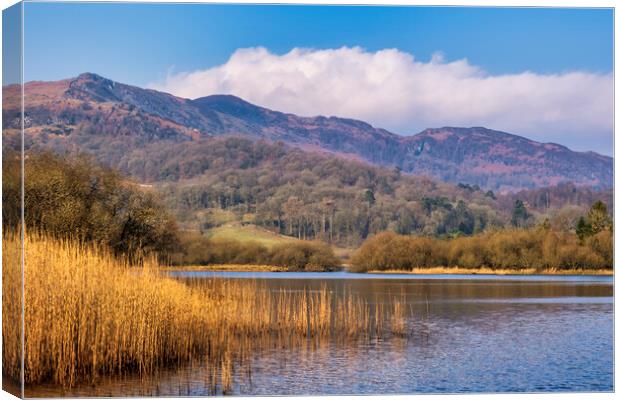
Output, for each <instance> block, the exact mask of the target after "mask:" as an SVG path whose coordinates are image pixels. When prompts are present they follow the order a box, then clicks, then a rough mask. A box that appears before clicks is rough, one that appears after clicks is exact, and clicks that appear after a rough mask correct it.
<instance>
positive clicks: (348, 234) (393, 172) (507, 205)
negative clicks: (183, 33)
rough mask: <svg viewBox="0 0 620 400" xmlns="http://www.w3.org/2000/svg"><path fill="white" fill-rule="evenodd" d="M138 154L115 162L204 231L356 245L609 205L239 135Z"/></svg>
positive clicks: (557, 191) (574, 216) (573, 217)
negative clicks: (389, 234)
mask: <svg viewBox="0 0 620 400" xmlns="http://www.w3.org/2000/svg"><path fill="white" fill-rule="evenodd" d="M143 156H144V157H145V158H144V159H143V158H139V159H137V158H135V159H132V160H131V161H126V162H122V163H121V164H119V166H120V168H121V169H122V170H124V171H127V172H128V173H129V174H130V175H131V176H132V177H135V178H136V179H142V180H145V181H150V182H151V183H152V185H153V188H154V189H156V190H158V191H159V193H160V194H161V195H162V199H163V201H164V202H165V203H166V204H167V205H168V207H169V208H170V209H171V210H174V212H175V213H176V216H177V218H178V220H179V222H180V224H181V225H182V226H184V227H186V228H188V229H193V230H197V231H202V232H204V231H208V230H209V229H211V228H213V227H216V226H218V225H220V224H222V223H224V222H230V221H241V222H243V223H248V224H255V225H258V226H261V227H264V228H267V229H270V230H273V231H274V232H276V233H278V234H283V235H288V236H293V237H296V238H299V239H310V240H321V241H325V242H328V243H331V244H336V245H339V246H344V247H357V246H359V245H360V244H361V243H362V242H363V241H364V240H365V239H366V238H368V237H370V236H372V235H374V234H377V233H380V232H383V231H386V230H388V231H394V232H396V233H399V234H403V235H410V234H411V235H420V236H432V237H440V238H449V237H457V236H461V235H472V234H477V233H481V232H484V231H487V230H492V229H501V228H513V227H520V228H526V227H530V226H535V225H537V224H539V223H542V222H543V221H544V220H545V219H548V220H549V223H550V224H551V225H552V226H553V227H554V229H573V228H574V227H575V225H576V223H577V220H578V218H579V217H580V216H581V215H583V214H584V213H585V212H586V211H587V208H588V207H590V205H591V204H593V203H594V202H595V201H597V200H601V201H603V202H605V203H606V204H608V205H609V207H610V209H611V207H612V206H613V204H612V191H611V190H605V191H595V190H592V189H590V188H585V187H576V186H575V185H573V184H571V183H562V184H559V185H557V186H554V187H550V188H542V189H531V190H524V191H521V192H518V193H505V194H500V193H494V192H493V191H488V190H484V189H481V188H479V187H478V186H470V185H467V184H458V185H450V184H446V183H441V182H436V181H433V180H430V179H428V178H425V177H420V176H414V175H410V174H405V173H403V172H402V171H400V170H399V169H387V168H379V167H375V166H370V165H368V164H366V163H362V162H358V161H355V160H347V159H342V158H338V157H335V156H330V155H328V154H324V153H314V152H305V151H302V150H299V149H291V148H288V147H286V146H285V145H283V144H281V143H275V144H271V143H267V142H261V141H258V142H256V141H250V140H248V139H244V138H229V137H228V138H214V139H212V140H209V141H205V142H198V143H192V145H191V146H189V145H186V144H182V145H179V146H178V147H173V146H168V147H166V148H163V147H162V148H161V149H159V151H158V152H150V154H148V155H147V154H143ZM154 171H157V172H158V173H159V175H155V174H154V173H153V172H154Z"/></svg>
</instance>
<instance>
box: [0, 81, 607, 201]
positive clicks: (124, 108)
mask: <svg viewBox="0 0 620 400" xmlns="http://www.w3.org/2000/svg"><path fill="white" fill-rule="evenodd" d="M18 90H19V87H17V86H8V87H5V88H4V90H3V92H4V94H3V97H4V103H3V110H2V112H3V121H4V122H3V124H4V126H3V128H4V138H5V140H6V141H7V143H9V144H10V143H11V142H15V141H16V140H17V134H18V129H19V127H20V118H19V102H18V101H17V100H18V97H19V95H18V93H19V92H18ZM25 105H26V110H25V114H26V118H25V121H24V123H25V127H26V146H27V147H30V146H35V147H51V148H53V149H55V150H56V151H61V152H63V151H71V152H80V151H85V152H90V153H93V154H96V156H97V158H98V159H99V160H100V161H102V162H104V163H106V164H108V165H116V164H117V163H119V162H121V160H122V159H123V158H127V157H128V156H129V154H130V153H134V154H138V153H141V152H151V151H152V148H151V146H152V145H156V146H159V145H162V144H164V145H167V144H170V143H179V142H200V141H201V140H204V139H206V138H209V137H213V136H222V135H228V136H229V135H243V136H247V137H249V138H251V139H253V140H257V139H264V140H268V141H271V142H277V141H281V142H283V143H285V144H287V145H289V146H293V147H298V148H301V149H303V150H312V151H321V152H329V153H333V154H336V155H338V156H342V157H345V158H349V159H358V160H363V161H366V162H370V163H373V164H376V165H381V166H389V167H398V168H400V169H402V171H404V172H410V173H413V174H416V175H426V176H429V177H431V178H434V179H439V180H442V181H446V182H452V183H459V182H463V183H467V184H470V185H478V186H481V187H484V188H486V189H492V190H495V191H516V190H519V189H525V188H535V187H544V186H552V185H557V184H559V183H562V182H573V183H575V184H576V185H579V186H593V187H597V188H608V187H611V186H612V185H613V162H612V159H611V158H610V157H606V156H602V155H599V154H596V153H592V152H574V151H571V150H569V149H568V148H566V147H564V146H561V145H558V144H551V143H538V142H535V141H532V140H529V139H526V138H523V137H519V136H516V135H511V134H508V133H504V132H498V131H494V130H490V129H486V128H451V127H445V128H439V129H427V130H425V131H423V132H421V133H419V134H417V135H414V136H407V137H405V136H399V135H396V134H393V133H390V132H388V131H386V130H383V129H378V128H375V127H372V126H371V125H369V124H367V123H365V122H362V121H356V120H350V119H344V118H337V117H323V116H318V117H299V116H296V115H292V114H285V113H281V112H278V111H273V110H269V109H266V108H262V107H259V106H256V105H253V104H250V103H248V102H246V101H244V100H242V99H239V98H237V97H234V96H228V95H215V96H208V97H203V98H198V99H195V100H190V99H182V98H178V97H175V96H172V95H170V94H166V93H161V92H157V91H154V90H148V89H141V88H138V87H134V86H130V85H124V84H121V83H117V82H114V81H111V80H108V79H105V78H103V77H101V76H98V75H95V74H90V73H86V74H82V75H80V76H78V77H77V78H74V79H67V80H62V81H57V82H30V83H27V84H26V85H25ZM130 158H134V157H130Z"/></svg>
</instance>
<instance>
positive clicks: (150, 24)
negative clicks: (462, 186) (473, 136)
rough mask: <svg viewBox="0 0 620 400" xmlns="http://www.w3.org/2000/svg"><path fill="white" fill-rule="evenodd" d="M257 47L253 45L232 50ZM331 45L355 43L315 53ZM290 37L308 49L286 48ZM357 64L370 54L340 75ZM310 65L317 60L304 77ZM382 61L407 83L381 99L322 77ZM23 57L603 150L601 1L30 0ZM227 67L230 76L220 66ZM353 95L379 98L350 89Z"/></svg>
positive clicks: (53, 69) (52, 72) (382, 120)
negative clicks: (338, 88)
mask: <svg viewBox="0 0 620 400" xmlns="http://www.w3.org/2000/svg"><path fill="white" fill-rule="evenodd" d="M257 47H261V48H264V51H262V52H258V51H255V52H253V53H251V54H246V53H243V52H241V53H235V52H236V51H238V50H239V49H248V48H257ZM343 47H345V48H348V49H350V48H356V47H359V49H358V50H356V51H353V52H349V51H341V52H336V53H324V52H321V51H322V50H330V49H331V50H335V49H340V48H343ZM294 49H311V50H305V51H308V53H303V54H301V55H299V54H298V53H295V52H294V51H293V52H291V51H292V50H294ZM384 49H395V51H396V53H389V54H385V52H381V50H384ZM235 54H237V56H235V57H233V55H235ZM434 54H442V58H436V59H437V60H439V65H435V64H436V63H435V62H434V61H431V59H432V57H433V55H434ZM231 57H232V58H231ZM257 57H258V58H257ZM347 57H350V58H351V60H352V61H350V62H349V60H347V59H346V58H347ZM408 57H412V58H411V59H408ZM257 59H260V65H261V66H262V68H263V70H259V72H261V73H262V74H263V75H260V77H259V78H256V77H255V78H253V80H252V81H250V80H249V79H250V78H244V77H243V76H246V75H247V76H251V75H252V72H253V71H254V67H255V66H256V65H257V61H256V60H257ZM317 60H323V61H317ZM325 60H327V61H325ZM343 60H344V61H343ZM317 62H319V64H320V63H322V62H324V65H323V64H321V65H318V66H317V65H316V63H317ZM360 63H362V64H364V63H368V64H373V65H374V67H372V66H368V67H363V68H362V69H361V70H360V71H358V72H359V74H360V75H355V74H352V73H351V74H349V72H350V69H351V68H357V66H358V65H359V64H360ZM309 64H312V65H313V67H312V68H313V70H314V69H318V70H319V71H320V72H321V71H322V73H317V74H316V76H315V77H314V78H313V77H310V76H307V73H308V70H307V66H308V65H309ZM383 65H389V66H390V68H393V69H394V71H399V73H400V74H401V75H398V73H396V72H395V74H394V76H393V77H392V79H391V80H392V81H395V80H402V81H403V82H405V83H404V85H403V87H404V88H405V89H404V90H408V91H409V92H408V93H409V94H406V93H405V94H401V95H400V96H394V97H393V99H392V98H391V97H390V94H391V93H390V92H387V91H388V90H390V89H388V88H389V87H390V86H389V85H387V84H386V85H384V86H382V87H381V88H379V89H377V88H373V87H372V85H370V83H368V82H367V83H368V84H367V85H365V84H363V83H362V84H359V85H358V84H356V82H353V83H352V84H351V85H350V86H349V88H350V89H347V87H344V88H343V90H342V92H343V93H344V94H340V97H338V96H337V93H336V92H335V91H332V90H331V88H332V87H333V86H334V83H333V82H332V83H331V86H328V87H323V86H321V85H322V81H325V79H324V77H325V76H331V75H328V74H330V73H332V72H331V71H345V72H344V75H343V76H342V78H340V77H339V75H338V74H337V73H336V74H335V75H334V76H333V79H335V82H336V84H339V83H340V82H345V81H346V80H347V79H349V80H353V79H366V78H367V77H368V76H376V75H377V74H379V75H381V73H382V72H383V71H382V70H381V68H382V67H381V66H383ZM274 68H275V69H274ZM24 70H25V80H26V81H30V80H57V79H63V78H68V77H73V76H76V75H78V74H80V73H82V72H86V71H88V72H96V73H98V74H100V75H103V76H105V77H108V78H111V79H114V80H116V81H120V82H123V83H129V84H134V85H138V86H149V87H154V88H157V89H160V90H165V91H168V92H171V93H174V94H176V95H180V96H184V97H199V96H202V95H208V94H213V93H214V92H225V93H231V94H236V95H239V96H241V97H244V98H246V99H247V100H250V101H252V102H255V103H258V104H261V105H264V106H267V107H270V108H275V109H279V110H282V111H287V112H295V113H297V114H301V115H316V114H325V113H330V112H332V113H333V114H337V115H340V116H343V117H351V118H358V119H363V120H366V121H368V122H370V123H372V124H374V125H377V126H381V127H384V128H387V129H389V130H392V131H394V132H396V133H401V134H412V133H416V132H419V131H420V130H422V129H424V128H426V127H432V126H444V125H459V126H478V125H481V126H489V127H492V128H496V129H500V130H507V131H511V132H514V133H517V134H522V135H524V136H528V137H531V138H533V139H535V140H541V141H553V142H559V143H561V144H566V145H568V146H569V147H572V148H575V149H578V150H596V151H599V152H601V153H605V154H611V152H612V129H613V113H612V112H611V108H612V104H613V88H612V87H611V82H613V77H612V72H613V71H612V70H613V11H612V10H611V9H566V8H554V9H549V8H474V7H471V8H463V7H460V8H457V7H376V6H358V7H355V6H269V5H262V6H261V5H245V6H240V5H204V4H144V3H142V4H119V3H99V4H94V3H82V4H75V3H74V4H71V3H36V2H32V3H26V5H25V68H24ZM276 70H277V71H279V72H278V73H275V72H273V73H272V71H276ZM239 71H241V72H240V73H241V74H242V75H243V76H236V77H233V75H234V72H239ZM291 71H293V72H295V73H297V74H299V73H302V75H303V78H304V79H306V80H302V81H303V82H304V85H300V84H299V82H297V79H289V80H287V79H285V75H286V74H289V75H291V74H290V72H291ZM429 71H431V72H429ZM427 73H430V75H429V76H430V77H429V79H430V80H429V82H430V83H429V84H425V82H426V81H424V80H423V79H422V78H419V79H418V80H413V81H411V82H410V79H409V77H410V75H412V74H413V75H416V76H419V77H421V76H427V75H426V74H427ZM575 73H579V74H582V75H579V76H576V75H575ZM188 74H193V75H191V76H189V77H188ZM278 74H280V75H278ZM304 74H305V75H304ZM266 75H269V77H268V78H269V79H265V80H266V82H265V83H264V84H263V82H261V81H262V80H263V77H265V78H267V76H266ZM349 75H351V76H349ZM319 76H321V77H322V78H320V79H321V81H319V80H318V79H319V78H318V77H319ZM443 76H446V79H443ZM222 77H227V79H228V78H230V79H228V80H227V81H226V82H224V80H223V78H222ZM557 77H559V79H555V78H557ZM487 78H490V79H487ZM218 79H219V80H220V81H218ZM433 79H434V80H433ZM444 82H450V85H451V86H450V85H448V86H446V87H443V86H445V85H443V84H444ZM472 82H473V83H472ZM493 82H496V83H497V84H496V85H495V86H494V84H493ZM6 83H7V82H5V84H6ZM345 83H346V82H345ZM345 83H343V85H345ZM345 86H346V85H345ZM358 86H359V87H361V88H367V92H364V91H363V90H362V89H360V90H358V89H357V87H358ZM398 86H399V85H398V84H396V85H392V87H394V88H396V89H398ZM434 86H437V87H438V88H440V89H439V90H437V91H435V90H434V89H433V87H434ZM500 86H501V87H500ZM607 86H609V87H607ZM308 88H312V89H308ZM478 88H480V89H478ZM505 88H509V89H505ZM525 88H532V90H531V93H530V91H528V90H527V89H525ZM309 90H312V91H314V92H321V96H318V95H317V96H314V97H313V96H312V95H313V93H310V92H309ZM347 90H348V91H347ZM382 91H383V92H384V93H381V92H382ZM396 91H398V90H396ZM417 92H419V93H420V95H419V96H417V97H415V96H413V95H410V94H411V93H417ZM435 92H437V93H435ZM283 93H285V94H286V95H283ZM375 93H376V94H377V95H376V96H375ZM438 93H439V94H438ZM441 93H443V96H444V97H443V98H441V97H440V98H437V97H438V96H439V95H440V94H441ZM453 93H457V94H458V96H453V95H452V94H453ZM481 93H483V94H485V95H484V96H483V95H482V94H481ZM524 93H525V94H524ZM485 96H486V97H485ZM365 97H366V98H375V97H376V98H377V99H383V100H382V102H379V100H376V101H375V103H367V104H359V102H358V103H355V102H351V101H350V100H351V99H353V98H365ZM326 98H327V100H325V99H326ZM567 98H569V100H567ZM489 99H491V100H489ZM501 99H503V103H502V101H500V100H501ZM577 99H580V100H577ZM457 100H458V101H457ZM389 102H391V103H392V104H394V106H393V107H387V105H388V104H387V103H389ZM471 104H474V105H476V107H473V108H472V107H470V105H471ZM498 104H500V105H501V107H500V106H498ZM547 104H549V106H548V107H547V106H546V105H547ZM444 105H445V106H444ZM521 106H523V107H521ZM388 108H389V109H390V112H385V113H383V114H379V113H377V112H376V110H377V109H386V110H387V109H388ZM470 108H471V109H470ZM391 109H394V110H391Z"/></svg>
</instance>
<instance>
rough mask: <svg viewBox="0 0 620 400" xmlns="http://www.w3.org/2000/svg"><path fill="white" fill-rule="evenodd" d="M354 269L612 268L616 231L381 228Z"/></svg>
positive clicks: (360, 253)
mask: <svg viewBox="0 0 620 400" xmlns="http://www.w3.org/2000/svg"><path fill="white" fill-rule="evenodd" d="M351 261H352V265H351V268H350V269H351V270H352V271H357V272H363V271H371V270H388V269H400V270H410V269H414V268H432V267H461V268H482V267H485V268H491V269H515V270H516V269H525V268H533V269H537V270H542V269H608V268H612V267H613V234H612V232H611V230H609V229H605V230H602V231H600V232H598V233H596V234H593V235H592V236H589V237H587V238H586V239H585V240H583V241H581V240H580V239H579V238H578V237H577V235H575V234H574V233H571V232H556V231H553V230H550V229H545V228H543V227H538V228H531V229H509V230H502V231H495V232H485V233H482V234H479V235H474V236H468V237H459V238H455V239H451V240H441V239H433V238H427V237H416V236H404V235H398V234H396V233H393V232H383V233H380V234H378V235H376V236H374V237H372V238H369V239H368V240H366V241H365V242H364V244H362V246H361V247H360V248H359V249H358V250H357V251H356V252H355V254H354V255H353V258H352V260H351Z"/></svg>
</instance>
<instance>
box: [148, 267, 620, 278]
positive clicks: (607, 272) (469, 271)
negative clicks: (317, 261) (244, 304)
mask: <svg viewBox="0 0 620 400" xmlns="http://www.w3.org/2000/svg"><path fill="white" fill-rule="evenodd" d="M160 269H161V270H163V271H196V272H201V271H210V272H349V271H347V269H346V268H343V269H342V270H339V271H323V270H295V269H291V268H288V267H281V266H277V265H253V264H213V265H184V266H177V267H172V266H168V267H161V268H160ZM352 273H362V274H411V275H601V276H613V275H614V271H613V270H611V269H565V270H561V269H544V270H536V269H534V268H525V269H517V270H515V269H491V268H445V267H434V268H414V269H411V270H398V269H389V270H370V271H365V272H352Z"/></svg>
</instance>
